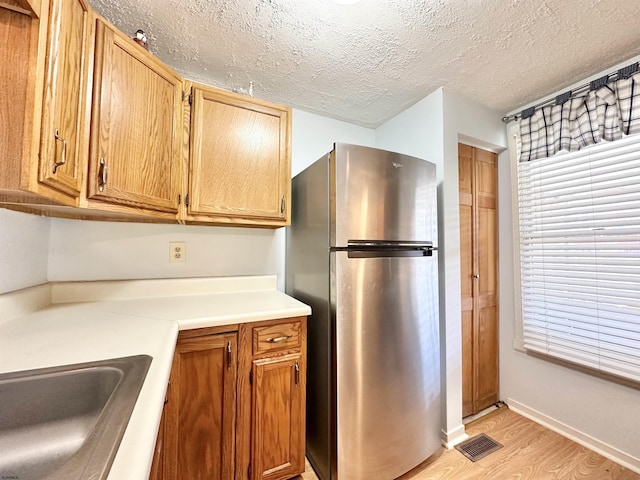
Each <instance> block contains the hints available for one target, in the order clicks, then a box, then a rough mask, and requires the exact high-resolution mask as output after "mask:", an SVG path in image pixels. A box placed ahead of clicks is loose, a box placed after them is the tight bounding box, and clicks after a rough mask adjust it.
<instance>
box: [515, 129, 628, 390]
mask: <svg viewBox="0 0 640 480" xmlns="http://www.w3.org/2000/svg"><path fill="white" fill-rule="evenodd" d="M517 175H518V211H519V214H518V222H519V241H520V284H521V302H522V304H521V307H522V322H523V337H524V348H525V349H527V350H529V351H533V352H538V353H541V354H544V355H549V356H553V357H555V358H559V359H563V360H565V361H569V362H572V363H577V364H579V365H582V366H586V367H589V368H592V369H596V370H598V371H601V372H604V373H608V374H612V375H615V376H619V377H623V378H626V379H630V380H633V381H636V382H640V135H635V136H629V137H625V138H623V139H621V140H617V141H615V142H603V143H600V144H597V145H593V146H590V147H588V148H584V149H582V150H580V151H578V152H574V153H564V154H557V155H555V156H553V157H549V158H544V159H539V160H535V161H531V162H521V163H518V165H517Z"/></svg>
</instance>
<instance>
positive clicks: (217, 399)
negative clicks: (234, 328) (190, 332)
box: [164, 333, 237, 480]
mask: <svg viewBox="0 0 640 480" xmlns="http://www.w3.org/2000/svg"><path fill="white" fill-rule="evenodd" d="M236 345H237V340H236V334H235V333H233V334H220V335H207V336H203V337H194V338H187V339H181V340H179V341H178V344H177V346H176V352H175V355H174V358H173V365H172V369H171V378H170V385H169V401H168V402H167V404H166V406H165V409H166V410H165V413H166V419H165V421H166V427H165V437H164V443H165V457H164V479H165V480H182V479H194V480H195V479H207V480H232V479H233V475H234V456H235V452H234V442H235V438H234V433H235V416H236V365H237V359H236V352H237V347H236Z"/></svg>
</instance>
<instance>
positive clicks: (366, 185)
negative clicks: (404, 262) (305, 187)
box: [331, 143, 437, 247]
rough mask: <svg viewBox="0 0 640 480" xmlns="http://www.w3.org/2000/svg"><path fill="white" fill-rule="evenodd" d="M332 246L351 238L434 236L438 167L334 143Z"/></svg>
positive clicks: (378, 151)
mask: <svg viewBox="0 0 640 480" xmlns="http://www.w3.org/2000/svg"><path fill="white" fill-rule="evenodd" d="M331 162H332V165H331V168H332V175H331V188H332V195H331V223H332V228H331V246H334V247H344V246H346V245H347V243H348V241H349V240H391V241H393V240H396V241H422V240H434V239H435V238H436V237H437V231H436V171H435V170H436V167H435V165H434V164H432V163H430V162H427V161H425V160H421V159H419V158H415V157H410V156H406V155H400V154H397V153H393V152H387V151H384V150H378V149H375V148H368V147H361V146H357V145H348V144H341V143H337V144H336V145H335V149H334V151H333V155H332V158H331Z"/></svg>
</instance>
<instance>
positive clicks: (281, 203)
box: [280, 195, 286, 217]
mask: <svg viewBox="0 0 640 480" xmlns="http://www.w3.org/2000/svg"><path fill="white" fill-rule="evenodd" d="M285 205H286V203H285V199H284V195H283V196H282V198H281V199H280V216H281V217H284V207H285Z"/></svg>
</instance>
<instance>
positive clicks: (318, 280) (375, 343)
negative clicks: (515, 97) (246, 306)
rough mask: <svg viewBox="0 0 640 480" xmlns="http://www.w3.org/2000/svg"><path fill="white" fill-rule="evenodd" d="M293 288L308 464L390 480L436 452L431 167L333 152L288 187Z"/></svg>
mask: <svg viewBox="0 0 640 480" xmlns="http://www.w3.org/2000/svg"><path fill="white" fill-rule="evenodd" d="M291 206H292V222H291V227H290V228H288V229H287V258H286V290H287V293H289V294H290V295H292V296H294V297H296V298H298V299H300V300H301V301H303V302H305V303H307V304H309V305H310V306H311V307H312V314H311V318H310V319H309V322H308V341H307V342H308V343H307V348H308V357H307V358H308V366H307V368H308V370H307V426H306V429H307V457H308V459H309V461H310V462H311V464H312V465H313V467H314V470H315V471H316V473H317V474H318V476H319V477H320V479H321V480H391V479H394V478H397V477H398V476H400V475H402V474H404V473H405V472H407V471H409V470H411V469H412V468H413V467H415V466H417V465H418V464H420V463H421V462H423V461H424V460H426V459H427V458H428V457H429V456H430V455H431V454H433V453H434V452H435V451H436V450H437V449H438V447H439V446H440V426H441V416H440V353H439V350H440V342H439V329H438V303H437V301H438V293H437V290H438V284H437V281H438V280H437V259H436V250H437V249H436V246H435V245H434V244H435V242H436V238H437V224H436V178H435V165H433V164H432V163H429V162H427V161H425V160H421V159H418V158H414V157H409V156H405V155H399V154H396V153H392V152H387V151H383V150H378V149H373V148H367V147H361V146H356V145H348V144H335V146H334V149H333V151H331V152H330V153H328V154H327V155H325V156H323V157H322V158H320V159H319V160H318V161H316V162H315V163H313V164H312V165H310V166H309V167H308V168H307V169H306V170H304V171H303V172H301V173H300V174H299V175H297V176H296V177H295V178H294V179H293V189H292V205H291Z"/></svg>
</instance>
